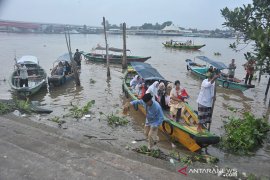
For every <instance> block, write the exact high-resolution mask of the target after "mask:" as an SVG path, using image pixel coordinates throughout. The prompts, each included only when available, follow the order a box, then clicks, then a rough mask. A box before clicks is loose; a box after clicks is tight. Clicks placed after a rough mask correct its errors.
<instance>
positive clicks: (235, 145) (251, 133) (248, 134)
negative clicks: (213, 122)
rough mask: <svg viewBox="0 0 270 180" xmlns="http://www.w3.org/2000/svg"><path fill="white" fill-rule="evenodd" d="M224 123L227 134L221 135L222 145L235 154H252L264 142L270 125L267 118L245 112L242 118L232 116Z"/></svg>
mask: <svg viewBox="0 0 270 180" xmlns="http://www.w3.org/2000/svg"><path fill="white" fill-rule="evenodd" d="M229 120H230V121H229V122H228V123H227V124H225V125H224V128H225V134H224V135H223V136H222V137H221V143H220V147H221V148H222V149H224V150H226V151H229V152H232V153H234V154H240V155H245V154H252V152H253V151H255V150H256V149H257V148H258V147H260V146H261V145H262V144H263V140H264V139H265V138H266V135H267V132H268V131H269V130H270V126H269V124H268V123H267V120H265V119H263V118H256V117H255V116H254V115H253V114H251V113H244V114H243V117H242V118H239V117H235V116H232V117H230V118H229Z"/></svg>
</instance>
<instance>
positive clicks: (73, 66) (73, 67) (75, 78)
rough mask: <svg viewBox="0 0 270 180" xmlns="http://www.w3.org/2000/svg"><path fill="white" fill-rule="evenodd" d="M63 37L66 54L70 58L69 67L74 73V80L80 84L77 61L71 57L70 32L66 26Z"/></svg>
mask: <svg viewBox="0 0 270 180" xmlns="http://www.w3.org/2000/svg"><path fill="white" fill-rule="evenodd" d="M65 38H66V44H67V49H68V54H69V58H70V62H71V68H72V71H73V73H74V80H75V82H76V85H77V86H80V85H81V82H80V78H79V73H78V67H77V63H76V62H75V61H74V59H73V57H72V51H71V43H70V34H69V29H68V28H67V32H66V31H65Z"/></svg>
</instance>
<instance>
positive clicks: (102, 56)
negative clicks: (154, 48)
mask: <svg viewBox="0 0 270 180" xmlns="http://www.w3.org/2000/svg"><path fill="white" fill-rule="evenodd" d="M97 50H100V51H105V50H106V48H104V47H101V46H97V47H96V48H95V49H94V51H93V52H90V53H87V52H82V54H83V55H84V57H85V59H86V60H88V61H93V62H106V60H107V56H106V53H103V52H101V53H100V52H96V51H97ZM108 50H109V51H111V52H118V53H123V49H118V48H112V47H111V48H109V49H108ZM127 51H130V50H127ZM150 58H151V56H147V57H144V56H130V55H127V62H128V63H129V62H145V61H146V60H148V59H150ZM122 59H123V55H122V54H120V55H117V54H109V60H110V63H115V64H121V63H122Z"/></svg>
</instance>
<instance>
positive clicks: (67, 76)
mask: <svg viewBox="0 0 270 180" xmlns="http://www.w3.org/2000/svg"><path fill="white" fill-rule="evenodd" d="M59 62H61V63H62V64H64V65H65V63H68V65H69V66H70V67H69V68H67V67H65V72H64V73H63V74H61V75H59V74H56V73H55V72H56V69H57V67H58V64H59ZM73 79H74V73H73V71H72V68H71V62H70V57H69V54H68V53H66V54H63V55H62V56H60V57H59V58H58V59H57V60H56V61H55V62H54V63H53V68H52V70H51V76H50V77H48V84H49V85H53V86H61V85H63V84H65V83H66V82H68V81H71V80H73Z"/></svg>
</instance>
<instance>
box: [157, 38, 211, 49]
mask: <svg viewBox="0 0 270 180" xmlns="http://www.w3.org/2000/svg"><path fill="white" fill-rule="evenodd" d="M162 44H163V45H164V46H165V47H169V48H177V49H190V50H199V49H201V48H202V47H204V46H206V45H205V44H202V45H195V44H193V43H192V41H191V40H190V41H186V42H180V41H173V40H171V41H166V42H165V43H162Z"/></svg>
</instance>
